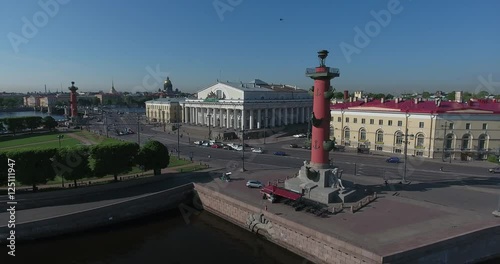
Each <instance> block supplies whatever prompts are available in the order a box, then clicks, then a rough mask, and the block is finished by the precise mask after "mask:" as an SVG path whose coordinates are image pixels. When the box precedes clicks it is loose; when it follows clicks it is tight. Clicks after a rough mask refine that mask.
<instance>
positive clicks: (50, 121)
mask: <svg viewBox="0 0 500 264" xmlns="http://www.w3.org/2000/svg"><path fill="white" fill-rule="evenodd" d="M42 124H43V127H44V128H46V129H48V130H49V131H52V130H53V129H54V128H56V127H57V121H56V120H55V119H54V118H53V117H51V116H46V117H44V118H43V120H42Z"/></svg>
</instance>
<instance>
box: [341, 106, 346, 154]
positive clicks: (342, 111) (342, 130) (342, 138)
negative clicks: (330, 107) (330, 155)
mask: <svg viewBox="0 0 500 264" xmlns="http://www.w3.org/2000/svg"><path fill="white" fill-rule="evenodd" d="M340 113H342V117H341V118H342V120H341V121H342V123H341V125H340V145H344V113H345V110H344V108H342V109H340Z"/></svg>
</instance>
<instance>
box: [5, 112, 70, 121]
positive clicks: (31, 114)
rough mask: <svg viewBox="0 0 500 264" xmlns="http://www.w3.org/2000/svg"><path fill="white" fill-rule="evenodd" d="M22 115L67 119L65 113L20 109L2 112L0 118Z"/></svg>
mask: <svg viewBox="0 0 500 264" xmlns="http://www.w3.org/2000/svg"><path fill="white" fill-rule="evenodd" d="M22 116H41V117H46V116H52V117H53V118H54V119H55V120H62V119H66V118H65V117H64V116H63V115H55V114H47V113H42V112H40V111H19V112H0V118H7V117H22Z"/></svg>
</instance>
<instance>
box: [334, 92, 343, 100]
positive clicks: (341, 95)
mask: <svg viewBox="0 0 500 264" xmlns="http://www.w3.org/2000/svg"><path fill="white" fill-rule="evenodd" d="M333 98H335V99H343V98H344V93H343V92H336V93H335V94H334V96H333Z"/></svg>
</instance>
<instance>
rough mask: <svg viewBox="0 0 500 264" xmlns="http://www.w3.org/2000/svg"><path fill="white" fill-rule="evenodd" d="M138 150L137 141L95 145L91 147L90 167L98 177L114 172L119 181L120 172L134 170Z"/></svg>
mask: <svg viewBox="0 0 500 264" xmlns="http://www.w3.org/2000/svg"><path fill="white" fill-rule="evenodd" d="M138 152H139V145H138V144H137V143H128V142H127V143H116V144H103V145H95V146H93V147H92V148H91V149H90V161H89V162H90V168H91V169H92V172H93V174H94V176H96V177H104V176H106V175H109V174H112V175H113V176H114V177H115V181H117V180H118V174H120V173H126V172H129V171H130V170H132V167H133V166H134V165H135V163H136V156H137V153H138Z"/></svg>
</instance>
